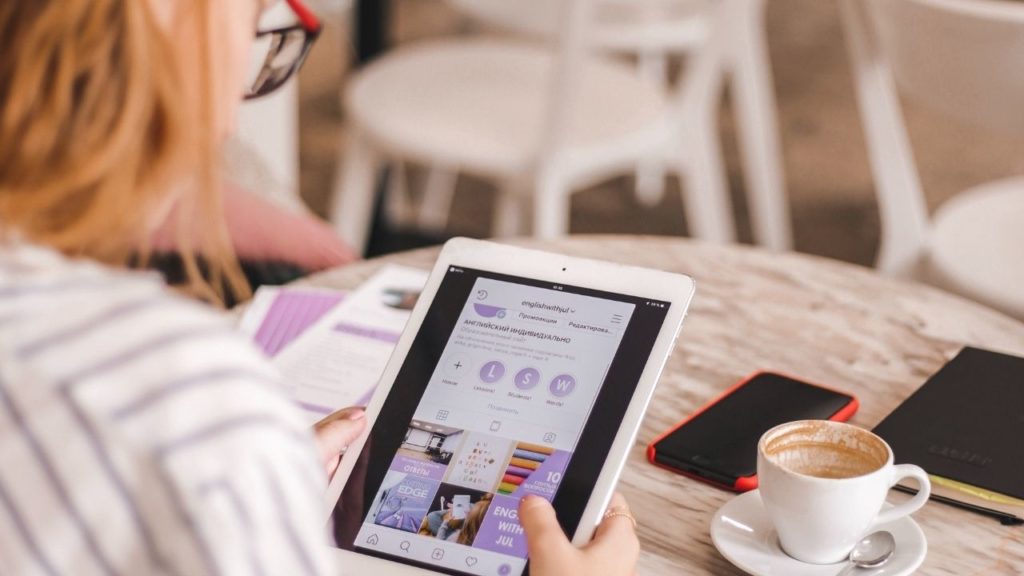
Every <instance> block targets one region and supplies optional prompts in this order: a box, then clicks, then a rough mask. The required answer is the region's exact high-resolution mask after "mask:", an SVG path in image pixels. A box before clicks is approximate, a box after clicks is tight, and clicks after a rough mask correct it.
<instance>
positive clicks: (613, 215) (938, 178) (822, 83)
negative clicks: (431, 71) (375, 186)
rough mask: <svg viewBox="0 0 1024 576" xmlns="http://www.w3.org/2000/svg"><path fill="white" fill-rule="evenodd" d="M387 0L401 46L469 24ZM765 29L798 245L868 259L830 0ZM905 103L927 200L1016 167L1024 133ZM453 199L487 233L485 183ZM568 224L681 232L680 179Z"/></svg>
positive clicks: (841, 51)
mask: <svg viewBox="0 0 1024 576" xmlns="http://www.w3.org/2000/svg"><path fill="white" fill-rule="evenodd" d="M393 1H394V3H395V6H396V10H395V15H394V22H393V34H394V37H395V39H396V41H397V42H399V43H400V42H410V41H416V40H417V39H421V38H425V37H431V36H437V35H445V34H459V33H466V32H467V30H470V29H472V25H471V24H470V23H469V22H468V21H467V20H465V19H464V18H462V17H461V16H460V15H459V14H457V13H456V12H454V11H453V10H452V9H451V8H450V7H449V6H448V5H447V4H446V3H445V2H443V1H442V0H393ZM331 23H332V25H333V27H332V28H331V29H330V30H328V33H327V34H326V35H325V36H324V37H323V38H322V40H321V42H320V45H319V46H318V47H317V49H316V50H314V53H313V55H312V57H311V59H310V62H309V64H308V65H307V67H306V69H305V70H304V72H303V79H302V111H301V121H302V194H303V197H304V198H306V200H307V201H308V202H309V203H310V205H311V206H313V207H314V209H316V210H318V211H321V212H322V211H323V210H324V207H325V206H326V202H327V197H328V194H329V190H330V184H331V178H332V174H333V171H334V170H335V161H336V153H337V142H338V139H339V134H340V130H342V129H343V120H342V114H341V111H340V106H339V105H338V90H339V88H340V86H341V83H342V81H343V78H344V75H343V74H344V72H343V68H344V67H345V64H344V63H343V62H342V58H341V57H340V55H341V54H350V51H348V50H346V47H348V46H350V41H349V40H348V38H349V36H348V32H347V27H348V25H349V24H348V20H347V19H345V18H343V17H341V16H338V15H335V16H334V18H333V19H332V21H331ZM767 26H768V37H769V43H770V50H771V59H772V65H773V69H774V70H773V72H774V76H775V85H776V94H777V99H778V105H779V125H780V128H781V137H782V144H783V154H784V162H785V171H786V181H787V182H786V183H787V190H788V194H789V197H790V202H791V204H790V210H791V214H792V217H793V223H794V233H795V240H796V248H797V250H800V251H803V252H809V253H814V254H820V255H824V256H830V257H834V258H839V259H843V260H847V261H851V262H857V263H861V264H870V263H871V262H872V260H873V258H874V254H875V251H876V250H877V246H878V241H879V224H878V212H877V207H876V205H875V201H874V190H873V186H872V181H871V175H870V171H869V168H868V163H867V154H866V150H865V145H864V139H863V135H862V132H861V128H860V123H859V117H858V114H857V109H856V102H855V100H854V95H853V85H852V79H851V75H850V69H849V66H848V62H847V58H846V52H845V47H844V44H843V37H842V32H841V29H840V26H839V21H838V14H837V9H836V6H835V3H834V2H830V1H823V0H769V2H768V12H767ZM343 31H344V32H343ZM906 111H907V116H908V121H909V124H910V128H911V138H912V140H913V144H914V146H915V153H916V154H917V157H918V162H919V166H920V170H921V178H922V182H923V185H924V188H925V190H926V192H927V195H928V200H929V204H930V205H931V207H932V208H934V207H935V206H936V205H938V204H939V203H940V202H941V201H943V200H944V199H946V198H948V197H949V196H951V195H953V194H955V193H956V192H957V191H959V190H963V189H965V188H967V187H969V186H971V185H974V184H977V183H980V182H984V181H986V180H990V179H994V178H998V177H1001V176H1006V175H1010V174H1019V173H1024V154H1021V153H1020V150H1022V149H1024V147H1022V146H1021V145H1022V144H1024V139H1020V140H1007V139H999V138H997V137H994V136H991V135H988V134H984V133H981V132H978V131H975V130H972V129H971V128H969V127H965V126H963V125H959V124H957V123H956V122H955V121H953V120H951V119H948V118H944V117H942V116H939V115H935V114H932V113H930V112H929V111H928V110H925V109H922V108H920V107H918V106H914V105H913V103H907V105H906ZM721 125H722V130H723V142H724V146H725V152H726V159H727V163H728V169H729V179H730V183H731V186H732V189H733V196H734V199H735V202H736V206H737V214H738V217H739V219H740V221H741V223H740V224H741V225H740V233H741V238H743V239H745V240H746V241H749V237H750V234H749V227H748V226H746V225H745V224H744V223H743V218H744V216H745V210H744V207H743V204H742V186H743V182H742V175H741V171H740V168H739V159H738V156H737V152H736V146H735V140H734V138H733V123H732V121H731V116H730V115H729V113H728V110H727V102H726V103H725V104H724V105H723V114H722V123H721ZM455 202H456V204H455V209H454V214H453V217H452V221H451V224H450V226H449V230H448V232H449V233H453V234H454V233H459V234H467V235H472V236H483V235H486V234H487V231H488V229H489V227H488V226H489V224H488V222H489V220H488V218H489V215H490V206H491V195H490V190H489V188H488V186H487V185H486V183H481V182H474V181H470V180H468V179H462V181H460V184H459V188H458V191H457V195H456V201H455ZM572 231H573V232H622V233H645V234H669V235H681V234H685V232H686V226H685V224H684V214H683V209H682V205H681V201H680V198H679V194H678V188H676V185H675V183H671V185H670V189H669V193H668V194H667V195H666V196H665V198H664V200H663V201H662V203H661V204H660V205H658V206H656V207H654V208H644V207H642V206H640V205H639V204H637V203H636V201H635V200H634V199H633V196H632V194H631V180H630V179H629V178H620V179H617V180H614V181H612V182H609V183H606V184H604V185H601V186H598V187H595V188H594V189H591V190H587V191H585V192H582V193H579V194H577V195H575V196H574V200H573V208H572Z"/></svg>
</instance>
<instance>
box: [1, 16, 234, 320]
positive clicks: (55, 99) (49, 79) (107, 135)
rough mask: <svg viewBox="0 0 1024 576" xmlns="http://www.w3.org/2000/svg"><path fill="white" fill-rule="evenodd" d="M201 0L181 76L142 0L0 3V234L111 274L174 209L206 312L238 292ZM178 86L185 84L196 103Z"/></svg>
mask: <svg viewBox="0 0 1024 576" xmlns="http://www.w3.org/2000/svg"><path fill="white" fill-rule="evenodd" d="M181 1H184V0H181ZM207 1H208V0H194V2H195V3H196V8H197V9H195V10H190V11H188V13H189V14H194V15H195V17H196V18H198V19H199V20H198V22H197V29H198V31H199V36H200V42H202V43H205V45H203V46H201V47H200V49H201V51H200V54H201V55H202V56H201V57H200V58H199V68H200V69H199V70H198V73H195V72H193V73H192V74H190V75H186V74H185V73H184V72H185V71H186V66H187V64H186V63H185V62H183V56H182V51H181V50H178V49H176V47H175V46H174V45H173V43H172V40H171V39H170V38H169V35H168V34H167V32H166V31H165V30H163V29H162V28H161V26H160V24H159V23H158V22H157V21H156V17H155V15H154V14H153V13H152V9H151V7H150V2H149V1H148V0H82V1H72V2H67V1H65V0H31V1H21V0H16V1H5V2H0V231H2V232H3V233H4V236H7V237H10V236H17V237H20V238H23V239H25V240H26V241H29V242H33V243H37V244H42V245H46V246H49V247H52V248H54V249H56V250H59V251H61V252H63V253H65V254H67V255H68V256H71V257H88V258H93V259H96V260H99V261H101V262H104V263H107V264H112V265H127V264H128V263H129V261H130V259H131V258H132V257H133V256H139V257H140V258H141V259H142V261H143V262H145V260H146V259H147V258H148V257H149V253H150V247H149V239H148V237H149V234H150V233H151V231H152V230H151V229H152V227H153V226H154V225H155V224H156V222H155V221H154V219H155V218H156V217H159V216H160V215H161V214H163V213H166V209H167V208H168V207H169V206H170V204H171V203H173V202H177V203H178V210H179V211H180V214H181V217H180V218H179V222H180V224H181V225H180V226H179V230H178V239H179V244H180V249H181V252H182V259H183V261H184V264H185V270H186V276H187V281H186V286H185V288H186V289H187V290H188V291H190V292H192V293H194V294H196V295H198V296H201V297H204V298H206V299H208V300H211V301H218V302H219V301H222V299H223V296H224V290H225V289H227V290H230V291H231V293H233V294H234V295H235V296H239V297H244V296H247V295H248V294H249V287H248V284H247V283H246V281H245V278H244V276H243V275H242V273H241V269H240V267H239V265H238V261H237V258H236V257H235V254H234V251H233V249H232V247H231V241H230V238H229V237H228V234H227V230H226V226H225V223H224V215H223V207H222V199H221V192H220V182H219V170H218V166H217V158H218V146H219V138H220V136H219V134H216V132H215V128H214V126H215V123H214V121H213V117H214V112H213V103H212V95H211V94H210V89H211V88H212V86H213V85H214V83H213V79H212V77H211V74H212V72H211V66H210V63H209V62H208V60H209V58H210V55H211V54H212V53H213V52H212V47H211V46H210V45H209V43H210V39H211V38H212V36H211V31H210V29H209V14H208V8H207ZM197 76H198V78H196V77H197ZM188 81H192V82H196V81H198V83H199V90H198V92H199V94H200V95H201V97H200V98H199V101H198V102H197V101H195V98H191V99H190V98H189V97H187V96H186V92H185V89H184V87H185V82H188ZM194 219H199V223H200V226H199V228H201V229H202V230H203V231H204V234H203V235H202V237H201V238H199V239H198V242H193V241H192V238H191V235H190V228H191V227H192V226H193V225H194V224H195V222H194ZM197 254H201V255H202V256H203V258H204V259H205V260H206V261H207V262H208V270H207V273H208V279H204V278H203V275H202V273H201V271H200V269H199V266H198V265H197Z"/></svg>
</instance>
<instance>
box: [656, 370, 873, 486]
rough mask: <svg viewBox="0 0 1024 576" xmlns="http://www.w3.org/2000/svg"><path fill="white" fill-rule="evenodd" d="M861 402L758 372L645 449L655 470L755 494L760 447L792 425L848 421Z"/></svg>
mask: <svg viewBox="0 0 1024 576" xmlns="http://www.w3.org/2000/svg"><path fill="white" fill-rule="evenodd" d="M858 406H859V404H858V403H857V399H856V398H854V397H853V396H851V395H849V394H844V393H842V392H837V391H835V390H831V389H829V388H826V387H824V386H818V385H815V384H810V383H807V382H802V381H800V380H797V379H796V378H792V377H790V376H784V375H782V374H776V373H773V372H755V373H754V374H751V375H750V376H748V377H747V378H745V379H743V380H741V381H740V382H738V383H736V384H735V385H734V386H732V387H731V388H729V389H728V390H726V391H725V393H723V394H722V395H721V396H719V397H718V398H715V399H714V400H712V401H711V402H710V403H708V404H707V405H706V406H704V407H703V408H701V409H700V410H698V411H697V412H696V413H694V414H693V415H691V416H690V417H689V418H687V419H685V420H683V421H682V422H680V423H679V424H676V425H675V426H673V427H672V428H671V429H670V430H668V431H667V432H665V433H664V434H662V435H661V436H659V437H658V438H656V439H655V440H654V442H651V444H650V445H649V446H648V447H647V459H648V460H650V462H651V463H652V464H654V465H656V466H660V467H662V468H666V469H669V470H672V471H673V472H678V473H680V474H683V475H685V476H689V477H691V478H695V479H697V480H701V481H703V482H707V483H709V484H713V485H715V486H718V487H719V488H725V489H728V490H734V491H737V492H745V491H747V490H753V489H754V488H757V442H758V440H760V439H761V435H762V434H764V433H765V432H767V431H768V430H770V429H771V428H773V427H775V426H776V425H778V424H782V423H784V422H790V421H792V420H836V421H839V422H843V421H846V420H849V419H850V417H851V416H853V414H854V413H855V412H856V411H857V408H858Z"/></svg>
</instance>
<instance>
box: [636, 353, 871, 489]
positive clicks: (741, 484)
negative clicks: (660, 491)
mask: <svg viewBox="0 0 1024 576" xmlns="http://www.w3.org/2000/svg"><path fill="white" fill-rule="evenodd" d="M762 374H777V375H779V376H783V377H786V378H789V379H790V380H796V381H797V382H803V383H804V384H809V385H811V386H817V387H818V388H824V389H825V390H828V391H830V392H835V393H836V394H840V395H843V396H849V397H850V402H849V404H846V405H845V406H843V407H842V408H840V409H839V411H837V412H836V413H835V414H833V415H832V416H830V417H829V418H828V419H829V420H833V421H835V422H846V421H847V420H849V419H850V418H851V417H852V416H853V415H854V414H855V413H856V412H857V409H858V408H860V402H858V401H857V398H856V397H854V396H853V395H852V394H848V393H846V392H840V391H838V390H835V389H833V388H829V387H828V386H822V385H821V384H812V383H811V382H807V381H806V380H803V379H801V378H797V377H795V376H790V375H789V374H785V373H783V372H775V371H771V372H769V371H767V370H758V371H757V372H754V373H753V374H750V375H749V376H747V377H746V378H744V379H743V380H740V381H739V382H737V383H735V384H733V385H732V386H730V387H729V389H728V390H726V391H725V392H722V393H721V394H719V395H718V396H717V397H716V398H715V399H714V400H712V401H711V402H708V403H707V404H705V405H704V406H702V407H701V408H700V410H697V411H696V412H694V413H693V414H690V415H689V416H687V417H686V418H684V419H683V420H681V421H680V422H679V423H678V424H676V425H675V426H673V427H671V428H669V429H668V430H666V431H665V432H663V433H662V434H661V435H659V436H658V437H657V438H655V439H654V440H653V441H652V442H651V443H650V444H648V445H647V461H648V462H650V463H651V464H654V465H655V466H657V467H658V468H663V469H665V470H669V471H671V472H675V473H676V474H682V475H683V476H686V477H688V478H693V479H694V480H700V481H701V482H705V483H707V484H711V485H712V486H716V487H718V488H724V489H726V490H733V491H735V492H746V491H748V490H754V489H755V488H757V475H756V474H754V475H752V476H741V477H739V478H737V479H736V483H735V484H732V485H729V484H723V483H721V482H715V481H714V480H711V479H709V478H705V477H704V476H700V475H698V474H691V473H689V472H685V471H683V470H679V469H678V468H672V467H671V466H666V465H664V464H662V463H661V462H657V461H655V459H654V455H655V452H656V448H655V446H656V445H657V444H658V442H661V440H662V439H664V438H665V437H666V436H668V435H669V434H671V433H673V432H675V431H676V430H678V429H679V428H680V427H682V426H683V425H685V424H686V423H687V422H689V421H690V420H692V419H694V418H696V417H697V416H699V415H700V414H703V413H704V412H705V411H706V410H708V409H709V408H711V407H712V406H714V405H715V404H718V403H719V402H721V401H722V400H723V399H724V398H726V397H728V396H729V395H730V394H732V393H733V392H735V391H736V390H738V389H740V387H742V386H744V385H745V384H746V383H747V382H750V381H751V380H753V379H754V378H756V377H758V376H760V375H762Z"/></svg>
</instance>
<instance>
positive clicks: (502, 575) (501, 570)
mask: <svg viewBox="0 0 1024 576" xmlns="http://www.w3.org/2000/svg"><path fill="white" fill-rule="evenodd" d="M511 573H512V567H511V566H509V565H508V564H502V565H501V566H498V574H499V576H508V575H509V574H511Z"/></svg>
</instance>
